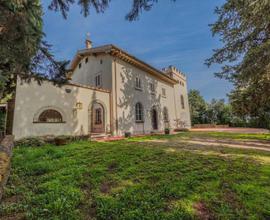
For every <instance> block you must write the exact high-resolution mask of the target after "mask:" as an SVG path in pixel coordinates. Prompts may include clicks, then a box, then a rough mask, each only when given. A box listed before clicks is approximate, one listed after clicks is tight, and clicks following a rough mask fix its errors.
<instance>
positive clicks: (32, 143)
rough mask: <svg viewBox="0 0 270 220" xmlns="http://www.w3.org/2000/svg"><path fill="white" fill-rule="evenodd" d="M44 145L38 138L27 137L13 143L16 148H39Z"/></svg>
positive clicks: (41, 139) (42, 140)
mask: <svg viewBox="0 0 270 220" xmlns="http://www.w3.org/2000/svg"><path fill="white" fill-rule="evenodd" d="M44 145H46V142H45V141H44V139H43V138H40V137H27V138H22V139H20V140H17V141H15V146H16V147H41V146H44Z"/></svg>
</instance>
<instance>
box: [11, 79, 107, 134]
mask: <svg viewBox="0 0 270 220" xmlns="http://www.w3.org/2000/svg"><path fill="white" fill-rule="evenodd" d="M66 89H70V90H71V92H70V93H67V92H66ZM95 101H97V102H100V103H102V104H103V106H104V109H105V128H106V131H107V132H109V131H110V94H109V93H108V92H101V91H97V90H93V89H89V88H83V87H80V86H71V85H65V86H62V87H57V86H54V85H53V84H52V83H50V82H47V81H45V82H43V83H42V84H41V85H38V84H37V83H36V82H34V81H32V82H31V83H30V84H27V83H21V82H20V80H18V83H17V88H16V99H15V112H14V123H13V134H14V135H15V138H16V139H20V138H23V137H28V136H43V135H85V134H89V132H90V123H91V117H90V111H91V106H92V104H93V103H94V102H95ZM77 102H81V103H82V106H83V107H82V109H80V110H75V109H74V107H75V106H76V103H77ZM45 109H55V110H57V111H59V112H60V113H61V114H62V116H63V119H64V121H65V123H35V120H36V118H37V117H38V115H39V113H41V112H42V111H43V110H45Z"/></svg>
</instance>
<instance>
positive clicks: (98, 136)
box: [90, 133, 124, 142]
mask: <svg viewBox="0 0 270 220" xmlns="http://www.w3.org/2000/svg"><path fill="white" fill-rule="evenodd" d="M90 139H91V140H92V141H99V142H106V141H118V140H123V139H124V137H122V136H111V134H105V133H92V134H90Z"/></svg>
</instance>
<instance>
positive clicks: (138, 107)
mask: <svg viewBox="0 0 270 220" xmlns="http://www.w3.org/2000/svg"><path fill="white" fill-rule="evenodd" d="M135 122H136V123H144V109H143V105H142V103H140V102H137V103H136V104H135Z"/></svg>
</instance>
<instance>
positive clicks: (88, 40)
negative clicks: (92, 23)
mask: <svg viewBox="0 0 270 220" xmlns="http://www.w3.org/2000/svg"><path fill="white" fill-rule="evenodd" d="M85 46H86V49H91V48H92V41H91V40H90V33H87V37H86V40H85Z"/></svg>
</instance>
